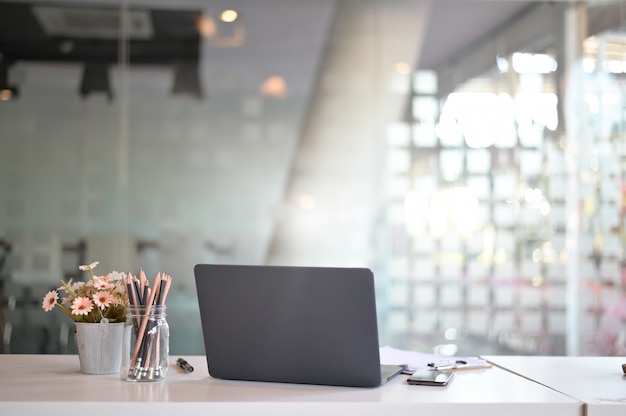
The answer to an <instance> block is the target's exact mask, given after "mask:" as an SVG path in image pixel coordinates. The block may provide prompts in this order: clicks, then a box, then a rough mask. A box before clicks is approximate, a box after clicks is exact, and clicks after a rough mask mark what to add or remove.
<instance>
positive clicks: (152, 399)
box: [0, 355, 583, 416]
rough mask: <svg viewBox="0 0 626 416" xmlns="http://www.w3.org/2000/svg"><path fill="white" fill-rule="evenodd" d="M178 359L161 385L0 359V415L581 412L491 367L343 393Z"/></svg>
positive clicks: (566, 415) (70, 364)
mask: <svg viewBox="0 0 626 416" xmlns="http://www.w3.org/2000/svg"><path fill="white" fill-rule="evenodd" d="M175 358H178V357H172V362H173V361H174V359H175ZM186 359H187V360H188V361H189V362H190V363H191V364H192V365H193V366H194V367H195V371H194V372H193V373H191V374H185V373H183V372H182V371H181V370H180V369H179V368H178V367H176V366H175V365H174V366H172V367H171V368H170V369H169V372H168V374H167V378H166V380H164V381H161V382H155V383H131V382H127V381H124V380H121V379H120V378H119V376H118V375H106V376H94V375H84V374H81V373H80V372H79V364H78V357H77V356H75V355H0V414H2V415H37V414H39V415H45V416H53V415H62V416H67V415H68V414H69V413H68V411H70V410H71V414H88V415H90V416H98V415H103V416H104V415H106V416H111V415H133V414H135V415H140V414H141V415H150V416H160V415H167V416H171V415H173V414H174V415H176V414H177V415H186V416H188V415H194V414H201V415H226V414H228V415H242V416H243V415H245V416H249V415H251V414H254V415H272V416H275V415H290V416H291V415H294V414H298V415H302V416H308V415H310V416H319V415H324V416H334V415H341V416H345V415H357V414H358V415H382V414H385V415H408V414H422V415H437V416H459V415H481V416H501V415H507V416H527V415H529V414H532V415H533V416H543V415H546V416H548V415H549V416H559V415H562V416H582V415H583V413H582V403H581V402H580V401H578V400H575V399H572V398H571V397H567V396H566V395H563V394H561V393H558V392H556V391H554V390H552V389H549V388H547V387H545V386H542V385H541V384H538V383H535V382H532V381H529V380H527V379H525V378H523V377H519V376H517V375H515V374H513V373H511V372H509V371H505V370H503V369H500V368H497V367H494V368H491V369H487V370H476V371H465V372H462V373H459V374H457V377H456V379H455V380H453V381H452V382H451V383H450V385H448V387H443V388H442V387H428V386H409V385H408V384H407V383H406V377H407V376H405V375H400V376H398V377H396V378H394V379H393V380H392V381H391V382H389V383H388V384H386V385H384V386H381V387H377V388H347V387H330V386H310V385H297V384H282V383H259V382H246V381H227V380H217V379H212V378H211V377H210V376H209V375H208V372H207V366H206V361H205V359H204V357H203V356H194V357H186Z"/></svg>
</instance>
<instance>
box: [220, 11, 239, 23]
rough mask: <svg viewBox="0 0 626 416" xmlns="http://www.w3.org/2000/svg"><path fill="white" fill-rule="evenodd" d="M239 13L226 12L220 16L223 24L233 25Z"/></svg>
mask: <svg viewBox="0 0 626 416" xmlns="http://www.w3.org/2000/svg"><path fill="white" fill-rule="evenodd" d="M237 16H238V15H237V12H236V11H235V10H224V11H223V12H222V14H221V16H220V19H222V22H226V23H232V22H234V21H235V20H237Z"/></svg>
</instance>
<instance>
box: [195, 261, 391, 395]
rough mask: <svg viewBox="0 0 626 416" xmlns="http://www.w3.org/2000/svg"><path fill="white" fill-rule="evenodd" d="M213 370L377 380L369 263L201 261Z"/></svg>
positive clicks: (235, 376) (233, 376)
mask: <svg viewBox="0 0 626 416" xmlns="http://www.w3.org/2000/svg"><path fill="white" fill-rule="evenodd" d="M194 275H195V281H196V289H197V294H198V304H199V307H200V319H201V324H202V332H203V337H204V346H205V353H206V359H207V365H208V369H209V374H210V375H211V376H212V377H214V378H221V379H230V380H249V381H268V382H284V383H301V384H321V385H333V386H353V387H375V386H379V385H381V384H383V383H384V382H386V381H388V380H389V379H390V378H391V377H393V376H394V375H396V374H398V373H399V372H400V371H401V370H402V367H400V366H381V364H380V357H379V345H378V326H377V316H376V299H375V290H374V275H373V273H372V272H371V271H370V270H369V269H366V268H340V267H294V266H254V265H218V264H198V265H196V266H195V268H194Z"/></svg>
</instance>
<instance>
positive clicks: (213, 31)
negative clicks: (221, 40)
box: [196, 14, 217, 38]
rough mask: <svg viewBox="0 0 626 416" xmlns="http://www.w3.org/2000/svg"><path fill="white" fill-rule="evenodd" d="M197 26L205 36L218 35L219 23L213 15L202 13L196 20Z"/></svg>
mask: <svg viewBox="0 0 626 416" xmlns="http://www.w3.org/2000/svg"><path fill="white" fill-rule="evenodd" d="M196 26H197V28H198V32H199V33H200V35H202V37H204V38H212V37H214V36H215V35H217V25H216V24H215V20H213V18H212V17H211V16H207V15H204V14H203V15H201V16H200V17H198V20H197V21H196Z"/></svg>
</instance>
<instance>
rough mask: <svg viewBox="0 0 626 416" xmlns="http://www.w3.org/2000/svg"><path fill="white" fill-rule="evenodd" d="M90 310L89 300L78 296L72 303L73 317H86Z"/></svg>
mask: <svg viewBox="0 0 626 416" xmlns="http://www.w3.org/2000/svg"><path fill="white" fill-rule="evenodd" d="M92 309H93V302H91V300H89V298H85V297H82V296H79V297H77V298H76V299H74V301H73V302H72V314H73V315H87V314H88V313H89V312H91V310H92Z"/></svg>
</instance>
